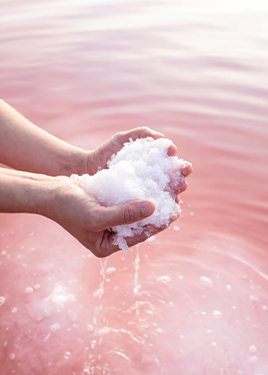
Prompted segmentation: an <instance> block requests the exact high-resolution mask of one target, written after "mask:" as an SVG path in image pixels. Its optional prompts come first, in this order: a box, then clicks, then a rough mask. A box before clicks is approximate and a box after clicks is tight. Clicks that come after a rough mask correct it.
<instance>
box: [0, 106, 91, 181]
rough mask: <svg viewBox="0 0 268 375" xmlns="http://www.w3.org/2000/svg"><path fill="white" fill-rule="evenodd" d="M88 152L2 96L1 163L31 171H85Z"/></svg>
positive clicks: (62, 172) (80, 172)
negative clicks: (27, 116)
mask: <svg viewBox="0 0 268 375" xmlns="http://www.w3.org/2000/svg"><path fill="white" fill-rule="evenodd" d="M88 154H89V152H87V151H85V150H82V149H80V148H78V147H74V146H72V145H70V144H68V143H66V142H64V141H62V140H60V139H58V138H56V137H54V136H52V135H51V134H49V133H47V132H46V131H44V130H42V129H40V128H38V127H37V126H35V125H34V124H32V123H31V122H30V121H28V120H27V119H25V118H24V117H23V116H22V115H20V114H19V113H18V112H16V111H15V110H14V109H13V108H12V107H10V106H9V105H8V104H7V103H5V102H4V101H2V100H0V162H1V163H3V164H5V165H8V166H10V167H12V168H15V169H18V170H23V171H28V172H34V173H44V174H47V175H51V176H56V175H67V176H69V175H71V174H72V173H79V174H83V173H86V171H87V160H88ZM78 171H79V172H78Z"/></svg>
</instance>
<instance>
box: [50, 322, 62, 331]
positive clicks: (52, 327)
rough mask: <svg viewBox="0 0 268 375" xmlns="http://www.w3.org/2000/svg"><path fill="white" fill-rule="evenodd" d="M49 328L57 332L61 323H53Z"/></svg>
mask: <svg viewBox="0 0 268 375" xmlns="http://www.w3.org/2000/svg"><path fill="white" fill-rule="evenodd" d="M49 328H50V330H51V331H52V332H56V331H58V330H59V329H60V325H59V323H54V324H51V326H50V327H49Z"/></svg>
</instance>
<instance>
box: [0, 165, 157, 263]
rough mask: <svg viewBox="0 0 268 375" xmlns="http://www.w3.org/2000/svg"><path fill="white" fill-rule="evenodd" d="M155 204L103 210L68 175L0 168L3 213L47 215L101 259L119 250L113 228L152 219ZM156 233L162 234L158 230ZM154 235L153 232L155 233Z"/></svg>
mask: <svg viewBox="0 0 268 375" xmlns="http://www.w3.org/2000/svg"><path fill="white" fill-rule="evenodd" d="M153 211H154V205H153V204H152V203H151V202H149V201H143V200H133V201H129V202H126V203H124V204H121V205H117V206H112V207H103V206H101V205H100V204H99V202H98V201H97V200H96V197H94V196H91V195H90V194H89V193H85V192H84V191H83V190H82V189H81V188H80V187H78V186H77V185H76V184H75V183H73V181H72V180H71V179H70V178H69V177H66V176H58V177H52V176H46V175H42V174H35V173H28V172H21V171H14V170H9V169H6V168H0V213H20V212H25V213H33V214H39V215H43V216H45V217H47V218H49V219H51V220H53V221H55V222H56V223H58V224H59V225H61V226H62V227H63V228H64V229H66V230H67V231H68V232H69V233H70V234H71V235H73V236H74V237H75V238H76V239H77V240H78V241H79V242H81V243H82V244H83V245H84V246H85V247H86V248H88V249H89V250H91V251H92V253H93V254H95V255H96V256H98V257H105V256H108V255H111V254H112V253H114V252H115V251H118V250H119V247H118V246H116V245H114V244H113V234H112V233H111V232H110V231H109V230H107V229H109V228H110V227H113V226H116V225H122V224H130V223H133V222H135V221H138V220H141V219H143V218H145V217H147V216H150V215H151V214H152V213H153ZM156 231H159V229H157V230H156ZM152 234H153V233H152ZM146 238H147V236H146V235H145V234H144V233H143V234H141V235H137V236H135V237H132V238H130V239H129V240H128V245H129V246H133V245H135V244H137V243H139V242H141V241H144V240H145V239H146Z"/></svg>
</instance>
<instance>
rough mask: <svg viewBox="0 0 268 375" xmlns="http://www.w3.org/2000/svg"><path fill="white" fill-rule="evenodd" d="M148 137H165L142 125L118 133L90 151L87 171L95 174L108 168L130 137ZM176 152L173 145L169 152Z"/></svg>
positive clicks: (133, 138)
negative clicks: (111, 160) (114, 155)
mask: <svg viewBox="0 0 268 375" xmlns="http://www.w3.org/2000/svg"><path fill="white" fill-rule="evenodd" d="M147 137H152V138H153V139H158V138H165V136H164V134H162V133H159V132H156V131H154V130H152V129H150V128H147V127H140V128H135V129H132V130H129V131H125V132H119V133H116V134H115V135H114V136H112V137H111V138H109V139H108V140H107V141H106V142H104V143H103V144H102V145H100V146H99V147H98V148H96V149H95V150H93V151H91V152H90V154H89V156H88V161H87V173H88V174H90V175H93V174H95V173H97V172H98V170H101V169H104V168H107V161H108V160H109V159H110V158H111V156H112V155H113V154H116V153H117V152H118V151H120V150H121V148H122V147H123V146H124V143H126V142H129V139H130V138H132V140H133V141H135V140H136V139H138V138H147ZM174 153H176V147H175V146H174V145H172V146H171V147H170V149H169V154H170V155H171V154H174Z"/></svg>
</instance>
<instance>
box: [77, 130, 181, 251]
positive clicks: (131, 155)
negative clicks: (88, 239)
mask: <svg viewBox="0 0 268 375" xmlns="http://www.w3.org/2000/svg"><path fill="white" fill-rule="evenodd" d="M171 144H172V142H171V141H170V140H168V139H165V138H160V139H157V140H154V139H153V138H150V137H148V138H145V139H137V140H136V141H132V139H130V141H129V142H127V143H125V144H124V147H123V148H122V149H121V150H120V151H119V152H118V153H117V154H116V155H115V154H114V155H112V157H111V159H110V160H109V161H108V163H107V168H108V169H103V170H101V171H98V172H97V173H96V174H95V175H94V176H90V175H88V174H84V175H83V176H78V175H71V178H72V179H73V180H74V181H76V182H77V183H78V184H79V185H80V186H81V187H82V188H83V189H84V190H85V191H87V192H89V193H90V194H93V195H95V196H96V198H97V199H98V201H99V202H100V203H101V204H102V205H103V206H114V205H118V204H122V203H125V202H127V201H129V200H132V199H142V200H147V199H148V200H150V201H151V202H153V203H154V205H155V211H154V213H153V214H152V215H151V216H150V217H148V218H145V219H143V220H140V221H138V222H135V223H132V224H127V225H120V226H116V227H113V228H112V231H113V232H114V233H115V238H114V244H115V245H118V246H119V247H120V248H121V249H122V250H123V251H124V252H126V251H127V249H128V245H127V242H126V240H125V238H126V237H133V236H135V235H137V234H141V233H142V232H145V233H146V234H147V235H148V236H149V235H150V234H149V233H148V232H146V227H147V226H148V224H149V225H154V226H155V227H157V228H160V227H167V226H168V225H169V224H170V221H171V219H172V218H175V217H177V216H178V215H179V214H180V213H181V210H180V206H179V205H178V204H177V203H176V202H175V198H176V193H175V187H178V186H179V185H180V184H181V183H183V181H184V176H182V175H181V173H180V170H181V168H182V167H183V166H184V165H185V162H184V161H183V160H182V159H178V157H177V156H168V147H169V146H170V145H171Z"/></svg>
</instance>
